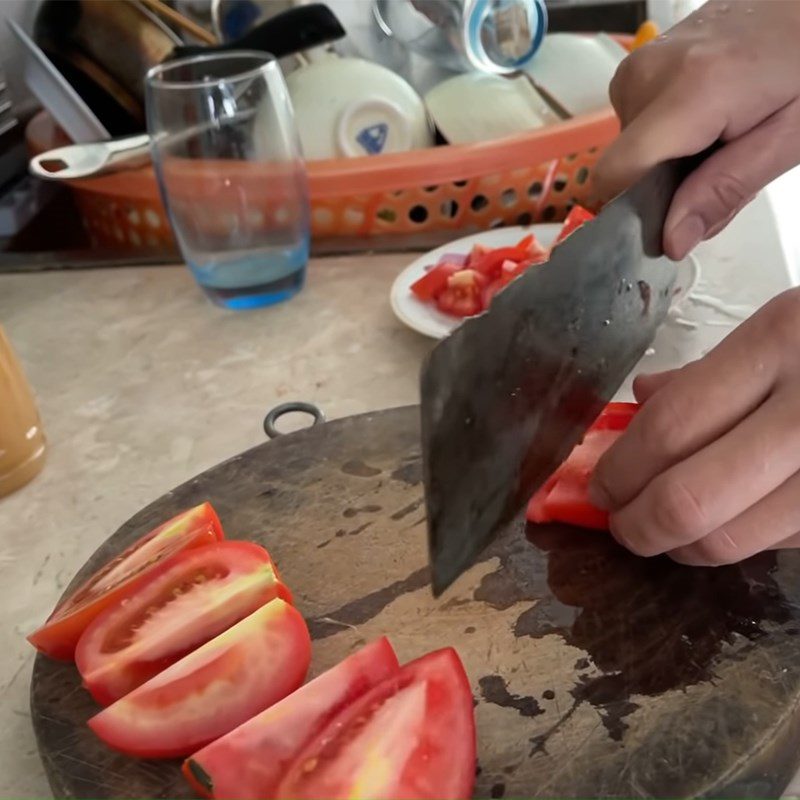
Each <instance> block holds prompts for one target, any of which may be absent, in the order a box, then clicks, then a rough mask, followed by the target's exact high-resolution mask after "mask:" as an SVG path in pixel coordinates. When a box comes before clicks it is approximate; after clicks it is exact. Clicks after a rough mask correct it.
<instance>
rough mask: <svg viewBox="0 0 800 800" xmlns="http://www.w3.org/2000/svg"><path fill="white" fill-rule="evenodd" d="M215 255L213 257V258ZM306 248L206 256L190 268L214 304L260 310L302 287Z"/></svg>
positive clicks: (191, 263) (306, 258) (273, 249)
mask: <svg viewBox="0 0 800 800" xmlns="http://www.w3.org/2000/svg"><path fill="white" fill-rule="evenodd" d="M215 256H216V257H215ZM307 262H308V245H307V244H306V243H302V244H299V245H295V246H293V247H274V248H260V249H258V250H250V251H240V252H239V253H232V252H230V251H226V252H223V253H217V254H208V255H206V257H205V258H204V259H203V262H202V263H197V262H190V263H189V268H190V269H191V271H192V274H193V275H194V277H195V280H196V281H197V282H198V283H199V284H200V286H201V287H202V289H203V291H204V292H205V294H206V295H207V296H208V297H209V298H210V299H211V301H212V302H214V303H215V304H216V305H219V306H223V307H224V308H231V309H236V310H242V309H248V308H261V307H263V306H270V305H274V304H275V303H280V302H282V301H284V300H288V299H289V298H290V297H293V296H294V295H295V294H297V292H299V291H300V289H302V287H303V282H304V280H305V271H306V263H307Z"/></svg>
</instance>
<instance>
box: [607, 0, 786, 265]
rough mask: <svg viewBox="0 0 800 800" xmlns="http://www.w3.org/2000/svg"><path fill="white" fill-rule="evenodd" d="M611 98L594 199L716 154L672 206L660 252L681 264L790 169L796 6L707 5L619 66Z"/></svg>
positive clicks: (736, 1)
mask: <svg viewBox="0 0 800 800" xmlns="http://www.w3.org/2000/svg"><path fill="white" fill-rule="evenodd" d="M610 95H611V102H612V104H613V106H614V109H615V110H616V112H617V114H618V115H619V117H620V121H621V124H622V132H621V134H620V136H619V137H618V138H617V139H616V140H615V141H614V142H613V143H612V144H611V145H610V146H609V147H608V148H607V150H606V151H605V153H604V154H603V156H602V158H601V159H600V161H599V162H598V164H597V167H596V170H595V174H594V183H595V192H596V194H597V195H598V197H599V198H600V199H603V200H608V199H610V198H611V197H613V196H615V195H616V194H618V193H619V192H620V191H622V190H623V189H625V188H626V187H627V186H628V185H630V184H631V183H633V182H635V181H636V180H637V179H638V178H640V177H641V176H642V175H643V174H644V173H645V172H647V171H648V170H649V169H650V168H651V167H654V166H655V165H656V164H658V163H660V162H662V161H666V160H668V159H671V158H678V157H681V156H688V155H694V154H696V153H700V152H702V151H704V150H705V149H706V148H708V147H710V146H711V145H712V144H715V143H716V142H718V141H719V142H722V143H723V146H722V147H721V149H719V150H718V151H717V152H716V153H714V154H713V155H712V156H710V157H709V158H708V159H707V160H706V161H705V162H704V163H703V164H701V166H699V167H698V168H697V169H696V170H695V171H694V172H693V173H692V174H691V175H689V176H688V177H687V178H686V179H685V180H684V181H683V183H682V185H681V186H680V187H679V189H678V191H677V193H676V194H675V197H674V198H673V200H672V205H671V207H670V210H669V213H668V215H667V219H666V222H665V225H664V251H665V252H666V254H667V255H668V256H669V257H670V258H672V259H674V260H680V259H682V258H684V257H685V256H686V254H687V253H688V252H689V251H690V250H692V249H693V248H694V247H695V245H697V244H698V243H699V242H700V241H702V240H704V239H708V238H710V237H711V236H714V235H715V234H716V233H718V232H719V231H720V230H722V229H723V228H724V227H725V226H726V225H727V224H728V223H729V222H730V220H731V219H733V217H734V216H735V215H736V214H737V213H738V212H739V211H740V210H741V209H742V207H743V206H745V205H746V204H747V203H748V202H750V200H752V198H753V197H754V196H755V194H756V193H757V192H758V191H759V190H760V189H762V188H763V187H764V186H766V184H767V183H769V182H770V181H771V180H773V179H774V178H776V177H778V176H779V175H781V174H782V173H784V172H785V171H786V170H788V169H790V168H791V167H793V166H795V165H796V164H798V163H800V2H790V0H714V1H713V2H709V3H706V4H705V5H704V6H703V7H702V8H700V9H698V10H697V11H696V12H695V13H694V14H691V15H690V16H688V17H687V18H686V19H684V20H683V21H682V22H680V23H679V24H678V25H676V26H675V27H674V28H672V29H671V30H669V31H668V32H667V33H666V34H665V35H664V36H661V37H659V38H657V39H655V40H654V41H653V42H651V43H650V44H647V45H645V46H644V47H642V48H640V49H638V50H635V51H634V52H633V53H632V54H631V55H630V56H628V57H627V58H626V59H625V60H624V61H623V62H622V64H620V66H619V69H618V70H617V73H616V75H615V76H614V79H613V81H612V82H611V87H610Z"/></svg>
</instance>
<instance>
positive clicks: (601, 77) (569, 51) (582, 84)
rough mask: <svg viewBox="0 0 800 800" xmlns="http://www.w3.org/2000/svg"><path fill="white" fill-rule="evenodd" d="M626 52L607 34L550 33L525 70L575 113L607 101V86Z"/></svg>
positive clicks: (549, 93) (598, 107)
mask: <svg viewBox="0 0 800 800" xmlns="http://www.w3.org/2000/svg"><path fill="white" fill-rule="evenodd" d="M626 55H627V51H626V50H625V48H624V47H622V46H621V45H620V44H618V43H617V42H616V41H615V40H614V39H612V38H611V37H610V36H607V35H606V34H597V35H594V36H589V35H586V34H576V33H550V34H548V35H547V36H545V37H544V39H543V40H542V44H541V47H540V48H539V50H538V51H537V53H536V55H535V56H534V58H533V61H531V63H530V64H529V65H528V66H527V67H526V71H527V73H528V74H529V75H530V76H531V77H532V78H533V80H534V81H535V83H536V85H537V86H538V87H540V88H541V89H542V90H543V91H544V92H546V93H547V94H548V95H549V96H550V97H552V98H553V100H555V101H556V102H557V103H558V104H559V105H560V106H561V107H562V108H563V109H564V110H565V111H566V112H568V113H569V114H571V115H572V116H578V115H579V114H586V113H588V112H591V111H599V110H600V109H602V108H605V107H606V106H608V105H609V102H610V101H609V99H608V86H609V84H610V83H611V79H612V78H613V77H614V73H615V72H616V70H617V67H618V66H619V64H620V62H621V61H622V60H623V59H624V58H625V56H626Z"/></svg>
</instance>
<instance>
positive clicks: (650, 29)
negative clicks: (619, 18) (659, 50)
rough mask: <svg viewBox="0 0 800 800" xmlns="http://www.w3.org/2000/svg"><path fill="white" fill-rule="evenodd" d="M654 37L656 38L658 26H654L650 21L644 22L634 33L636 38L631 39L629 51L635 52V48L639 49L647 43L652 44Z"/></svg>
mask: <svg viewBox="0 0 800 800" xmlns="http://www.w3.org/2000/svg"><path fill="white" fill-rule="evenodd" d="M656 36H658V25H656V24H655V22H653V21H652V20H650V19H648V20H645V21H644V22H643V23H642V24H641V25H640V26H639V30H638V31H636V36H634V37H633V44H631V50H636V48H637V47H641V46H642V45H645V44H647V43H648V42H652V41H653V39H655V38H656Z"/></svg>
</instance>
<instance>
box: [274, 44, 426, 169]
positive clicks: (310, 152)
mask: <svg viewBox="0 0 800 800" xmlns="http://www.w3.org/2000/svg"><path fill="white" fill-rule="evenodd" d="M286 83H287V86H288V87H289V94H290V96H291V98H292V105H293V106H294V112H295V119H296V122H297V128H298V130H299V132H300V139H301V141H302V144H303V153H304V155H305V157H306V159H307V160H309V161H313V160H317V159H327V158H353V157H358V156H370V155H378V154H381V153H399V152H403V151H406V150H416V149H419V148H424V147H432V146H433V144H434V136H433V130H432V126H431V123H430V120H429V119H428V115H427V112H426V110H425V105H424V103H423V102H422V99H421V98H420V97H419V95H418V94H417V93H416V92H415V91H414V90H413V89H412V88H411V86H410V85H409V84H408V83H406V81H404V80H403V79H402V78H401V77H400V76H399V75H396V74H395V73H394V72H392V71H391V70H389V69H387V68H386V67H383V66H381V65H380V64H375V63H373V62H371V61H364V60H363V59H359V58H342V57H339V56H337V55H335V54H333V53H329V54H326V55H325V56H324V57H321V58H318V59H316V60H314V61H313V62H311V63H309V64H304V65H303V66H301V67H300V68H298V69H296V70H295V71H294V72H291V73H290V74H289V75H287V76H286Z"/></svg>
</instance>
